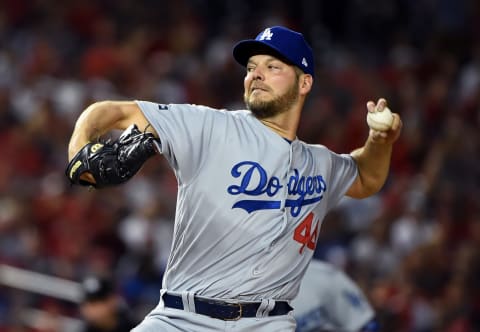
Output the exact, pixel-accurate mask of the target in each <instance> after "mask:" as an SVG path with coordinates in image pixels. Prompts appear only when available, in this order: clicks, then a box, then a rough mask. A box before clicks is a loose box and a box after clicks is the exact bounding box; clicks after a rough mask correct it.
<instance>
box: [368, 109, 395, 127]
mask: <svg viewBox="0 0 480 332" xmlns="http://www.w3.org/2000/svg"><path fill="white" fill-rule="evenodd" d="M367 124H368V126H369V127H370V128H371V129H374V130H378V131H387V130H389V129H391V128H392V124H393V114H392V111H390V109H389V108H388V107H385V108H384V109H383V110H382V111H377V110H376V111H374V112H368V114H367Z"/></svg>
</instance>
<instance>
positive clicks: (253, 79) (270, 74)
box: [243, 55, 299, 119]
mask: <svg viewBox="0 0 480 332" xmlns="http://www.w3.org/2000/svg"><path fill="white" fill-rule="evenodd" d="M298 82H299V75H298V74H297V73H296V71H295V69H294V67H293V66H290V65H288V64H286V63H285V62H282V61H280V60H279V59H277V58H275V57H273V56H271V55H254V56H252V57H250V59H249V61H248V63H247V75H246V76H245V80H244V88H245V91H244V95H243V99H244V101H245V105H246V106H247V108H248V109H249V110H250V111H252V113H253V114H254V115H255V116H256V117H257V118H259V119H265V118H269V117H272V116H275V115H278V114H281V113H284V112H286V111H288V110H289V109H290V108H291V107H292V106H293V105H294V104H295V103H296V102H297V100H298V97H299V84H298Z"/></svg>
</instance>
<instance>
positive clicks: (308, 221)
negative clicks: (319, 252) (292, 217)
mask: <svg viewBox="0 0 480 332" xmlns="http://www.w3.org/2000/svg"><path fill="white" fill-rule="evenodd" d="M313 220H314V214H313V212H310V213H309V214H308V216H307V217H306V218H305V219H303V221H302V222H301V223H300V225H298V226H297V228H295V232H294V233H293V239H294V240H295V241H297V242H299V243H300V244H301V245H302V246H301V247H300V250H299V253H300V254H302V253H303V249H304V248H305V246H307V248H308V249H311V250H315V245H316V243H317V238H318V222H319V221H320V220H317V221H316V222H315V224H314V226H313V227H312V225H313Z"/></svg>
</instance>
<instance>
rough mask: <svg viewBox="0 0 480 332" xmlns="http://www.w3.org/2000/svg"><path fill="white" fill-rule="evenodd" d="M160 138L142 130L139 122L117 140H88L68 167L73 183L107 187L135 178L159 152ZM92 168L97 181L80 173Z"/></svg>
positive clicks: (89, 170) (68, 174)
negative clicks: (143, 166)
mask: <svg viewBox="0 0 480 332" xmlns="http://www.w3.org/2000/svg"><path fill="white" fill-rule="evenodd" d="M156 144H158V143H157V140H156V139H155V137H154V136H153V134H151V133H142V132H141V131H139V130H138V127H137V126H136V125H135V124H132V125H131V126H129V127H128V128H127V129H126V130H125V131H124V132H123V133H122V134H121V135H120V137H119V138H118V140H116V141H114V142H106V143H100V142H97V143H88V144H86V145H85V146H84V147H83V148H81V149H80V151H79V152H78V153H77V154H76V155H75V157H73V159H72V160H71V161H70V163H69V164H68V166H67V169H66V171H65V174H66V176H67V177H68V179H69V180H70V183H71V184H78V185H82V186H93V187H95V188H103V187H107V186H113V185H117V184H121V183H123V182H125V181H127V180H129V179H130V178H132V177H133V176H134V175H135V174H136V173H137V172H138V170H139V169H140V168H141V167H142V165H143V164H144V163H145V161H146V160H147V159H148V158H150V157H151V156H153V155H154V154H155V153H156ZM85 172H89V173H90V174H91V175H92V176H93V178H94V179H95V183H91V182H89V181H86V180H83V179H81V178H80V176H81V175H82V174H83V173H85Z"/></svg>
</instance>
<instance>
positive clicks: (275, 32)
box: [233, 26, 315, 76]
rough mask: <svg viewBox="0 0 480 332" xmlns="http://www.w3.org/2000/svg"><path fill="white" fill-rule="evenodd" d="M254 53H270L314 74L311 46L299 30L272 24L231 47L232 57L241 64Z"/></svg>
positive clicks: (244, 64)
mask: <svg viewBox="0 0 480 332" xmlns="http://www.w3.org/2000/svg"><path fill="white" fill-rule="evenodd" d="M256 54H272V55H274V56H277V57H279V58H280V59H283V60H286V61H287V62H289V63H291V64H293V65H295V66H297V67H299V68H300V69H301V70H302V71H303V72H304V73H305V74H310V75H312V76H315V75H314V73H315V66H314V62H313V52H312V48H311V47H310V45H308V43H307V41H306V40H305V38H304V37H303V35H302V34H301V33H299V32H296V31H293V30H290V29H288V28H285V27H282V26H274V27H270V28H266V29H265V30H263V31H262V32H260V33H259V34H258V35H257V37H256V38H255V39H246V40H242V41H240V42H238V43H237V44H236V45H235V46H234V48H233V57H234V58H235V60H236V61H237V62H238V63H239V64H241V65H242V66H246V65H247V63H248V59H249V58H250V57H251V56H252V55H256Z"/></svg>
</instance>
